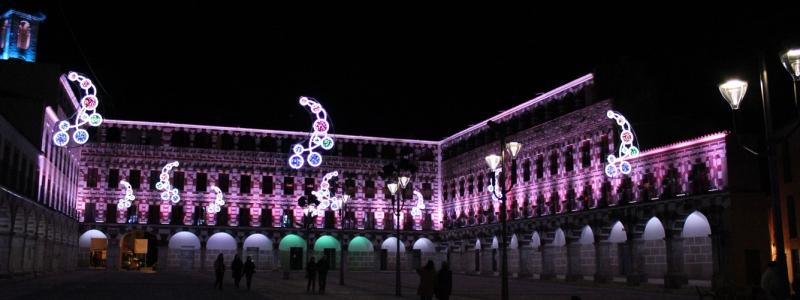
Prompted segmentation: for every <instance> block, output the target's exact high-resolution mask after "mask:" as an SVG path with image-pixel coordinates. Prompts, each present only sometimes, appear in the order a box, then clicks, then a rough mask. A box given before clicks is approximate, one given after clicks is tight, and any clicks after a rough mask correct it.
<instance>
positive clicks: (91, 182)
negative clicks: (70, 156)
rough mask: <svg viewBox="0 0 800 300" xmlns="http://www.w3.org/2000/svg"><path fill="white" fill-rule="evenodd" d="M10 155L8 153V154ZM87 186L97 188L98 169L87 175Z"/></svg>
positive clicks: (90, 171) (91, 169)
mask: <svg viewBox="0 0 800 300" xmlns="http://www.w3.org/2000/svg"><path fill="white" fill-rule="evenodd" d="M6 153H8V152H6ZM86 186H87V187H90V188H96V187H97V169H96V168H89V172H88V173H87V174H86Z"/></svg>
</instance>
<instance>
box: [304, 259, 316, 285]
mask: <svg viewBox="0 0 800 300" xmlns="http://www.w3.org/2000/svg"><path fill="white" fill-rule="evenodd" d="M306 278H308V285H307V286H306V292H309V291H311V292H312V293H313V292H315V291H316V289H317V287H316V283H317V282H316V281H317V263H316V262H315V260H314V257H313V256H312V257H311V259H309V260H308V263H307V264H306Z"/></svg>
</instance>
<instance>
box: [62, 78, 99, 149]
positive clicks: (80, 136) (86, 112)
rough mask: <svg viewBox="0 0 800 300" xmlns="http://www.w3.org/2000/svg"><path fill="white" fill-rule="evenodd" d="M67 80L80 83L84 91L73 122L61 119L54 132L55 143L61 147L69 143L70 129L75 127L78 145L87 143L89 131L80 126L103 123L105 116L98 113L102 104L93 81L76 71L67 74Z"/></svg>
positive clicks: (74, 137) (73, 134)
mask: <svg viewBox="0 0 800 300" xmlns="http://www.w3.org/2000/svg"><path fill="white" fill-rule="evenodd" d="M67 80H69V81H72V82H77V83H78V86H79V87H80V88H81V90H82V91H83V92H82V93H81V94H82V95H83V97H82V98H81V101H80V107H79V108H78V112H77V113H76V114H75V120H74V121H73V123H70V122H69V121H68V120H61V121H60V122H58V131H57V132H56V133H55V134H53V143H54V144H55V145H56V146H59V147H64V146H66V145H67V144H69V141H70V134H69V131H70V130H72V129H74V131H73V132H72V140H73V141H75V143H77V144H78V145H83V144H85V143H86V142H88V141H89V132H88V131H86V129H82V128H80V127H81V126H83V125H86V124H89V126H94V127H97V126H100V124H102V123H103V116H101V115H100V114H99V113H97V106H98V105H99V104H100V101H99V100H98V99H97V89H96V88H95V86H94V84H93V83H92V81H91V80H90V79H89V78H86V77H84V76H82V75H79V74H78V73H75V72H69V73H68V74H67ZM70 119H71V118H70Z"/></svg>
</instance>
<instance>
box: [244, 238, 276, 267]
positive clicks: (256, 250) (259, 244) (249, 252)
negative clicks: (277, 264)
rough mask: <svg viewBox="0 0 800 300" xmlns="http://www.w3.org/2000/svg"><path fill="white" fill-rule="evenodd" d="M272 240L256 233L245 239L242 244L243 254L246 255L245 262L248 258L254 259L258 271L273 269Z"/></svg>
mask: <svg viewBox="0 0 800 300" xmlns="http://www.w3.org/2000/svg"><path fill="white" fill-rule="evenodd" d="M272 250H273V246H272V240H271V239H270V238H268V237H267V236H265V235H263V234H260V233H254V234H251V235H250V236H248V237H247V238H246V239H244V243H243V244H242V252H243V253H244V256H245V260H246V259H247V257H250V258H252V259H253V263H255V264H256V269H259V270H267V269H269V268H271V267H272V262H273V259H274V258H273V256H274V252H273V251H272Z"/></svg>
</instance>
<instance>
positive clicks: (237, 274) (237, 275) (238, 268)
mask: <svg viewBox="0 0 800 300" xmlns="http://www.w3.org/2000/svg"><path fill="white" fill-rule="evenodd" d="M243 269H244V264H243V263H242V259H241V258H239V254H236V256H234V257H233V263H231V272H233V285H235V286H236V288H237V289H238V288H239V281H241V280H242V271H243Z"/></svg>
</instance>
